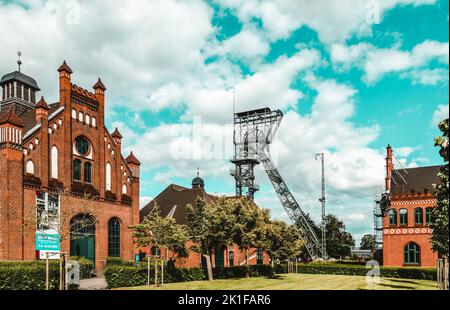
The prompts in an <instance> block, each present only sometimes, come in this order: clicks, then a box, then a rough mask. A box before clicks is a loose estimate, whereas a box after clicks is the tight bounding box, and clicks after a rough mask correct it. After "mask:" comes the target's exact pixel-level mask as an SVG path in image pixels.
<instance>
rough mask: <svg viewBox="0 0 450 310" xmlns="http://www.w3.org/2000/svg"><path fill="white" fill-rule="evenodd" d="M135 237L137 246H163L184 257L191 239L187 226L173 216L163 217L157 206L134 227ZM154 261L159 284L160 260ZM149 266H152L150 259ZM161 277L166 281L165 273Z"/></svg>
mask: <svg viewBox="0 0 450 310" xmlns="http://www.w3.org/2000/svg"><path fill="white" fill-rule="evenodd" d="M133 239H134V242H135V243H136V245H137V246H141V247H150V246H154V247H156V248H160V247H162V248H166V249H168V250H170V251H171V252H173V253H174V254H175V255H177V256H182V257H185V256H187V254H188V253H187V248H186V246H187V242H188V240H189V239H188V235H187V228H186V226H185V225H179V224H177V223H176V221H175V219H173V218H168V217H162V216H161V215H160V213H159V209H158V207H157V206H156V207H155V210H154V211H153V212H151V213H150V214H149V215H147V216H146V217H145V219H144V220H143V221H142V223H140V224H138V225H136V226H134V227H133ZM166 259H167V257H166ZM154 262H155V285H158V260H157V259H155V261H154ZM161 263H162V261H161ZM148 268H150V261H149V267H148ZM149 270H150V269H149ZM162 274H163V273H162ZM161 279H162V281H164V278H163V275H162V277H161Z"/></svg>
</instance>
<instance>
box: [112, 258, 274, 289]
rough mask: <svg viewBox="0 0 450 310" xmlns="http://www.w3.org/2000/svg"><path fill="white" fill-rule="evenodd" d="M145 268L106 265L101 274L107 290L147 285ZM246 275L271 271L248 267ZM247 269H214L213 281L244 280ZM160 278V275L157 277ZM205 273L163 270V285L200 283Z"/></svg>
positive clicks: (151, 267) (151, 273) (151, 272)
mask: <svg viewBox="0 0 450 310" xmlns="http://www.w3.org/2000/svg"><path fill="white" fill-rule="evenodd" d="M147 273H148V270H147V267H144V266H139V267H137V266H124V265H117V264H116V265H109V266H108V265H107V267H106V269H105V270H104V272H103V274H104V276H105V279H106V282H107V283H108V287H109V288H117V287H131V286H140V285H146V284H147ZM248 274H250V275H251V276H253V277H256V276H272V275H273V270H272V268H271V267H270V266H250V268H249V271H248ZM154 275H155V270H154V267H153V266H152V265H151V266H150V283H153V282H154ZM246 275H247V267H245V266H243V267H226V268H214V269H213V276H214V278H215V279H230V278H245V277H246ZM159 276H160V275H159ZM206 279H207V275H206V272H205V271H204V270H203V269H201V268H175V269H173V268H169V269H168V268H165V269H164V283H174V282H188V281H202V280H206Z"/></svg>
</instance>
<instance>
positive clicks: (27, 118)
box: [19, 102, 59, 134]
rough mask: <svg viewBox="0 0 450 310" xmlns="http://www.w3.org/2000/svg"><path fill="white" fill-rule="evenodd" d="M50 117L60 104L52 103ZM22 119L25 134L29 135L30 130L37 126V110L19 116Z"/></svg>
mask: <svg viewBox="0 0 450 310" xmlns="http://www.w3.org/2000/svg"><path fill="white" fill-rule="evenodd" d="M48 107H49V111H48V115H49V116H50V115H51V114H52V113H54V112H55V111H56V110H58V108H59V102H56V103H52V104H50V105H49V106H48ZM19 117H20V119H22V121H23V125H24V127H23V133H24V134H25V133H27V132H28V131H29V130H30V129H32V128H33V127H35V126H36V124H37V123H36V110H34V109H30V110H28V111H27V112H25V113H23V114H22V115H20V116H19Z"/></svg>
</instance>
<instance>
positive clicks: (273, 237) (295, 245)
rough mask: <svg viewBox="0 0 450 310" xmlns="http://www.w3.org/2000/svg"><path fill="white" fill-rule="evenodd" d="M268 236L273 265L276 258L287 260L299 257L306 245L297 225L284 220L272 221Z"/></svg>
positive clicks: (268, 249)
mask: <svg viewBox="0 0 450 310" xmlns="http://www.w3.org/2000/svg"><path fill="white" fill-rule="evenodd" d="M266 238H267V243H268V248H267V251H268V252H269V255H270V257H271V260H272V266H273V263H274V261H275V260H278V261H285V260H292V259H294V258H297V257H298V256H299V255H300V253H301V251H302V249H303V246H304V244H303V241H302V239H301V236H300V233H299V231H298V229H297V227H295V226H294V225H288V224H286V223H285V222H283V221H277V220H275V221H271V222H270V223H269V228H268V231H267V235H266Z"/></svg>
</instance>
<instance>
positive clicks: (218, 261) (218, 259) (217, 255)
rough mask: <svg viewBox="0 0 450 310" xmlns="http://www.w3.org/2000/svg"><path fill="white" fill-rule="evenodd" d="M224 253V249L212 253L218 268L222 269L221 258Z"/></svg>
mask: <svg viewBox="0 0 450 310" xmlns="http://www.w3.org/2000/svg"><path fill="white" fill-rule="evenodd" d="M224 251H225V249H223V248H222V249H217V250H216V251H214V257H215V263H216V267H219V268H223V267H224V257H223V252H224Z"/></svg>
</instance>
